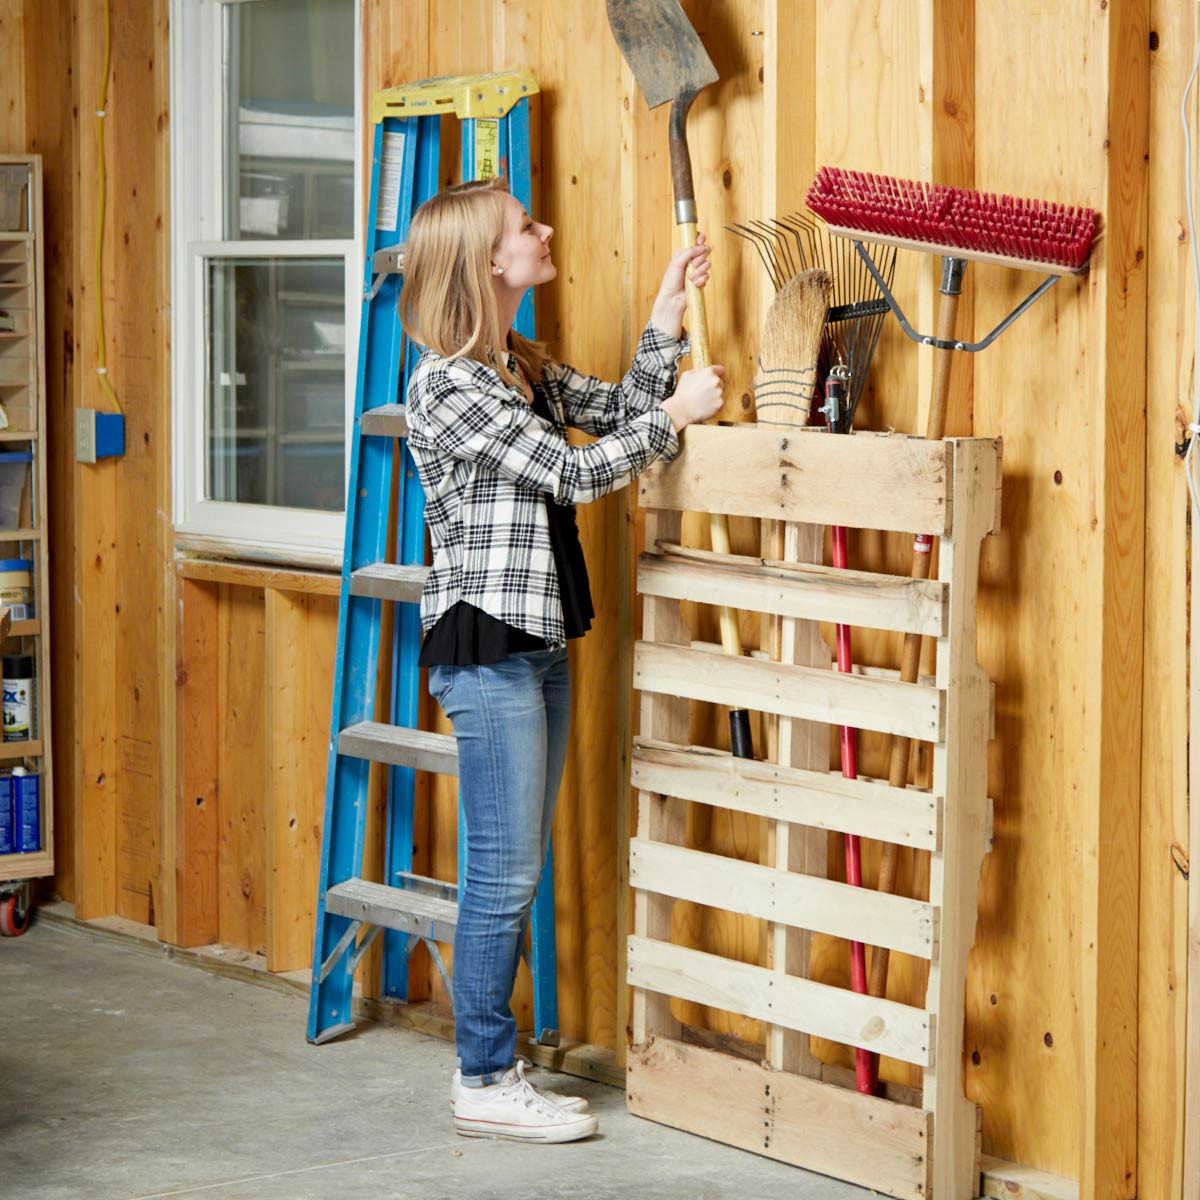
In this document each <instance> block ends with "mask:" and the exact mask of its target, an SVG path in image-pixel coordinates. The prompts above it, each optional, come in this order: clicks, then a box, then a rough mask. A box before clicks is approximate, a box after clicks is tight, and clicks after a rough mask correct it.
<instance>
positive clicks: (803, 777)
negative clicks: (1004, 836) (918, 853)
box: [631, 738, 942, 850]
mask: <svg viewBox="0 0 1200 1200" xmlns="http://www.w3.org/2000/svg"><path fill="white" fill-rule="evenodd" d="M631 782H632V783H633V786H634V787H635V788H639V789H641V790H643V791H646V792H654V793H657V794H658V795H663V796H675V797H677V798H678V799H680V800H694V801H697V802H698V803H701V804H712V805H716V806H718V807H721V808H731V809H735V810H736V811H738V812H744V813H749V814H751V815H752V816H758V817H767V818H769V819H772V820H778V821H788V822H790V823H791V824H793V825H809V826H812V827H813V828H816V829H830V830H833V831H834V832H836V833H854V834H858V835H859V836H861V837H871V838H875V839H876V840H877V841H882V842H894V843H895V844H896V845H898V846H914V847H916V848H918V849H921V850H937V849H940V847H941V813H942V803H941V800H940V799H939V798H938V797H937V796H934V795H932V794H931V793H929V792H926V791H921V790H918V789H916V788H892V787H888V785H887V784H886V783H880V782H878V781H877V780H873V779H865V778H862V777H860V778H858V779H843V778H842V776H841V775H840V774H834V773H833V772H819V771H807V770H804V769H802V768H800V767H777V766H775V765H774V764H773V763H769V762H758V761H756V760H754V759H748V758H734V757H733V755H731V754H729V753H728V752H726V751H723V750H709V749H707V748H704V747H700V746H677V745H673V744H672V743H670V742H658V741H653V740H650V739H644V738H639V739H638V740H637V741H636V742H635V743H634V748H633V773H632V780H631Z"/></svg>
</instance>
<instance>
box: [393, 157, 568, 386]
mask: <svg viewBox="0 0 1200 1200" xmlns="http://www.w3.org/2000/svg"><path fill="white" fill-rule="evenodd" d="M506 194H508V183H507V182H506V181H505V180H504V179H501V178H495V179H480V180H475V181H473V182H471V183H463V184H459V185H458V186H457V187H452V188H447V189H446V190H445V191H443V192H439V193H438V194H437V195H436V196H432V197H430V199H428V200H426V201H425V203H424V204H422V205H421V207H420V208H418V209H417V211H416V212H415V213H413V218H412V223H411V224H410V226H409V230H408V240H407V241H406V243H405V246H404V286H403V287H402V288H401V290H400V323H401V325H402V326H403V327H404V332H405V333H406V334H407V335H408V336H409V337H410V338H411V339H412V340H413V341H414V342H419V343H420V344H421V345H422V346H428V347H429V349H430V350H433V351H434V352H435V353H437V354H440V355H441V356H442V357H443V358H470V359H474V360H475V361H476V362H481V363H483V364H484V365H485V366H488V367H492V368H494V369H495V371H496V372H497V374H499V376H500V378H501V379H503V380H504V382H505V383H507V384H509V385H510V386H513V387H519V386H520V381H519V380H518V378H517V376H516V375H515V374H514V372H512V371H511V370H510V369H509V367H508V361H507V355H506V352H507V351H509V350H511V351H512V353H513V354H514V355H515V356H516V359H517V362H518V363H520V365H521V369H522V370H523V371H524V372H525V374H526V376H527V377H528V378H529V380H530V381H531V382H536V381H537V380H539V379H541V377H542V372H543V370H544V369H545V367H546V365H547V364H548V363H549V362H550V356H549V355H548V354H547V353H546V347H545V346H544V345H543V344H542V343H541V342H532V341H530V340H529V339H528V338H524V337H522V336H521V335H520V334H519V333H517V332H516V330H512V331H511V332H510V333H509V335H508V345H507V346H504V345H502V344H501V339H500V313H499V308H498V306H497V304H496V293H495V290H494V289H493V287H492V254H493V253H494V252H495V249H496V247H497V246H498V245H499V243H500V239H501V238H502V237H503V235H504V207H505V206H504V196H505V195H506Z"/></svg>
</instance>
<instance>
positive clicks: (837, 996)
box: [627, 935, 934, 1067]
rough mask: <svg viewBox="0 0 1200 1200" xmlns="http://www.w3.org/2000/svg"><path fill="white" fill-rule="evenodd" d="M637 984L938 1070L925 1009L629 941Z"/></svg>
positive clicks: (693, 952)
mask: <svg viewBox="0 0 1200 1200" xmlns="http://www.w3.org/2000/svg"><path fill="white" fill-rule="evenodd" d="M628 962H629V977H628V980H627V982H628V983H629V984H630V985H631V986H632V987H638V988H646V989H647V990H649V991H652V992H659V993H661V994H662V995H664V996H675V997H677V998H678V999H680V1000H692V1001H694V1002H695V1003H697V1004H707V1005H710V1006H712V1007H713V1008H721V1009H724V1010H725V1011H726V1012H733V1013H740V1014H741V1015H742V1016H747V1017H754V1018H755V1019H756V1020H759V1021H766V1022H768V1023H769V1024H772V1025H783V1026H786V1027H787V1028H788V1029H797V1030H799V1031H800V1032H801V1033H809V1034H814V1035H815V1036H817V1037H822V1038H828V1039H829V1040H830V1041H831V1042H840V1043H842V1044H843V1045H846V1046H860V1047H862V1049H864V1050H871V1051H873V1052H875V1053H877V1054H886V1055H888V1056H889V1057H891V1058H898V1059H900V1060H901V1061H903V1062H910V1063H916V1064H917V1066H921V1067H930V1066H932V1065H933V1044H934V1043H933V1032H932V1031H933V1017H932V1016H931V1015H930V1014H929V1013H927V1012H925V1011H924V1010H922V1009H919V1008H911V1007H910V1006H909V1005H907V1004H897V1003H895V1001H892V1000H882V999H879V998H878V997H876V996H860V995H858V994H857V993H855V992H851V991H847V990H846V989H844V988H837V987H830V986H828V985H827V984H823V983H814V982H813V981H812V980H811V979H800V978H798V977H796V976H793V975H781V974H777V973H775V972H774V971H768V970H766V969H765V968H764V967H756V966H751V965H750V964H749V963H743V962H737V961H735V960H734V959H730V958H722V957H720V956H719V955H716V954H705V953H704V951H702V950H689V949H687V948H686V947H684V946H675V945H672V944H671V943H670V942H659V941H654V940H652V939H651V938H644V937H638V936H636V935H634V936H632V937H630V939H629V956H628Z"/></svg>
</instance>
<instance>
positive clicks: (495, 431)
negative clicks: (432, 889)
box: [400, 179, 724, 1142]
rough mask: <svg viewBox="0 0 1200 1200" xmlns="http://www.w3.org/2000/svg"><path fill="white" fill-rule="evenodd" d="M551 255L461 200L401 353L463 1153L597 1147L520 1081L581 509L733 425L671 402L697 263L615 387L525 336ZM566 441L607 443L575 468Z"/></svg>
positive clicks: (418, 221) (703, 394)
mask: <svg viewBox="0 0 1200 1200" xmlns="http://www.w3.org/2000/svg"><path fill="white" fill-rule="evenodd" d="M553 233H554V230H553V229H551V228H550V226H548V225H542V224H539V223H537V222H535V221H533V220H531V218H530V217H529V215H528V214H527V213H526V212H525V210H524V208H523V207H522V205H521V204H520V202H519V201H517V200H516V199H515V198H514V197H513V196H512V195H510V194H509V193H508V191H507V188H506V185H505V184H504V181H503V180H499V179H493V180H488V181H486V182H476V183H468V184H463V185H462V186H461V187H456V188H451V189H449V190H448V191H445V192H442V193H440V194H439V195H437V196H435V197H433V198H432V199H431V200H429V201H428V202H426V203H425V204H424V205H422V206H421V208H420V209H419V210H418V211H417V212H416V213H415V214H414V216H413V220H412V225H411V227H410V230H409V235H408V239H407V242H406V245H405V263H404V288H403V291H402V294H401V301H400V307H401V319H402V321H403V324H404V329H405V332H406V333H407V334H408V336H409V337H410V338H411V339H412V340H413V341H414V342H416V343H418V344H419V345H421V346H422V347H424V348H425V349H424V353H423V354H422V356H421V358H420V360H419V362H418V364H417V366H416V367H415V368H414V370H413V373H412V377H411V380H410V382H409V387H408V421H409V442H408V444H409V449H410V450H411V451H412V455H413V459H414V461H415V463H416V466H417V470H418V472H419V474H420V478H421V484H422V487H423V488H424V490H425V496H426V510H425V519H426V523H427V525H428V527H429V532H430V537H431V541H432V544H433V566H432V568H431V570H430V573H429V577H428V581H427V582H426V585H425V591H424V594H423V595H422V598H421V624H422V628H423V630H424V632H425V640H424V642H423V645H422V649H421V659H420V661H421V665H422V666H426V667H428V668H429V690H430V692H431V693H432V694H433V695H434V696H436V697H437V699H438V701H439V702H440V703H441V705H442V707H443V708H444V709H445V711H446V714H447V715H448V716H449V717H450V719H451V721H452V722H453V724H454V736H455V739H456V742H457V745H458V795H459V804H460V805H461V806H462V810H463V814H464V816H465V819H466V826H467V879H466V884H465V888H464V891H463V895H462V904H461V907H460V909H459V914H458V925H457V929H456V933H455V938H454V967H453V976H454V979H453V992H454V995H453V1001H454V1017H455V1038H456V1042H457V1049H458V1055H459V1068H460V1069H459V1071H456V1072H455V1077H454V1081H453V1083H452V1086H451V1101H452V1104H453V1110H454V1124H455V1128H456V1129H457V1130H458V1132H459V1133H461V1134H464V1135H466V1136H474V1137H487V1136H492V1137H508V1138H515V1139H519V1140H522V1141H541V1142H565V1141H573V1140H575V1139H576V1138H581V1137H587V1136H589V1135H590V1134H592V1133H594V1132H595V1131H596V1118H595V1117H594V1116H592V1115H591V1114H590V1113H588V1111H587V1104H586V1102H585V1101H583V1100H582V1099H580V1098H578V1097H562V1096H557V1097H556V1096H552V1095H551V1094H549V1093H546V1094H544V1095H543V1094H542V1093H539V1092H537V1091H535V1090H534V1089H533V1087H532V1086H531V1085H530V1083H529V1082H528V1081H527V1080H526V1079H525V1076H524V1066H523V1064H522V1063H520V1062H517V1061H516V1060H515V1050H516V1034H517V1028H516V1021H515V1020H514V1019H513V1015H512V1011H511V1009H510V1007H509V1001H510V998H511V995H512V989H513V984H514V982H515V980H516V974H517V967H518V964H519V962H520V957H521V946H522V944H523V941H524V935H525V929H526V926H527V923H528V919H529V912H530V907H531V905H532V903H533V897H534V892H535V890H536V888H537V882H538V878H539V876H540V874H541V870H542V865H543V863H544V862H545V860H546V854H547V851H548V849H549V845H550V827H551V823H552V821H553V817H554V803H555V799H556V796H557V794H558V786H559V781H560V779H561V776H562V768H563V760H564V758H565V756H566V748H567V729H568V723H569V718H570V702H571V701H570V676H569V673H568V663H567V649H566V643H567V641H568V639H570V638H574V637H580V636H582V635H583V633H584V632H586V630H587V628H588V626H589V624H590V622H591V617H592V615H593V612H592V604H591V596H590V593H589V590H588V579H587V567H586V564H585V563H584V560H583V553H582V550H581V548H580V545H579V536H578V530H577V528H576V524H575V509H574V505H575V504H578V503H583V502H586V501H589V500H595V499H597V498H598V497H600V496H604V495H606V494H608V493H609V492H611V491H614V490H615V489H616V488H619V487H621V486H623V485H624V484H625V483H627V482H628V481H629V479H630V478H631V477H632V476H634V475H636V474H638V473H639V472H640V471H642V470H644V469H645V468H646V467H647V466H649V465H650V463H652V462H654V461H656V460H658V459H663V460H669V459H671V458H673V457H674V456H675V454H676V453H677V452H678V449H679V442H678V439H677V436H676V435H677V433H678V431H679V430H681V429H682V428H683V427H684V426H685V425H687V424H689V423H690V422H693V421H703V420H706V419H707V418H709V417H711V416H712V415H713V414H714V413H715V412H716V411H717V410H718V409H719V408H720V405H721V378H722V376H723V374H724V372H723V369H722V368H720V367H707V368H704V369H702V370H696V371H686V372H684V373H683V375H682V376H681V377H680V379H679V383H678V386H676V380H675V375H676V361H677V359H678V358H679V356H680V355H681V354H683V353H685V352H686V347H685V346H684V344H683V343H682V342H681V340H680V339H681V334H682V320H683V313H684V308H685V300H684V273H685V271H687V272H688V273H689V274H690V277H691V278H692V280H693V281H694V282H695V283H696V284H697V285H698V286H703V285H704V284H705V283H706V282H707V279H708V271H709V268H708V247H707V246H705V245H703V244H701V245H700V246H697V247H693V248H691V249H689V250H681V251H678V252H677V253H676V254H675V255H674V256H673V257H672V259H671V262H670V265H669V266H668V268H667V271H666V274H665V275H664V276H663V282H662V287H661V288H660V290H659V293H658V298H657V299H656V301H655V303H654V308H653V311H652V312H651V314H650V323H649V324H648V325H647V327H646V330H645V332H644V333H643V334H642V337H641V341H640V342H639V344H638V348H637V353H636V354H635V356H634V360H633V365H632V366H631V368H630V370H629V373H628V374H627V375H626V376H625V378H624V380H623V381H622V382H621V384H620V385H614V384H607V383H603V382H601V381H600V380H597V379H591V378H589V377H587V376H584V375H581V374H579V373H578V372H576V371H574V370H572V369H571V368H570V367H567V366H564V365H562V364H559V363H555V362H553V361H552V360H551V359H550V358H549V356H548V355H547V353H546V350H545V347H544V346H542V345H541V344H540V343H537V342H531V341H528V340H527V339H525V338H523V337H521V336H520V335H519V334H517V333H515V332H514V331H513V328H512V325H513V320H514V318H515V316H516V313H517V307H518V305H519V304H520V301H521V297H522V296H523V295H524V294H525V292H526V291H528V289H529V288H531V287H535V286H536V285H537V284H539V283H545V282H547V281H548V280H551V279H553V278H554V277H555V275H556V273H557V272H556V270H555V267H554V263H553V261H552V259H551V256H550V239H551V237H552V236H553ZM568 425H574V426H575V427H576V428H579V429H582V430H584V431H585V432H587V433H590V434H594V435H596V436H597V438H598V440H597V441H595V442H592V443H591V444H590V445H588V446H582V447H576V446H572V445H570V444H569V443H568V441H567V436H566V427H567V426H568Z"/></svg>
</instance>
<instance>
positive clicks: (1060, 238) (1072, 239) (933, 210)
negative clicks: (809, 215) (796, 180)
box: [807, 167, 1096, 271]
mask: <svg viewBox="0 0 1200 1200" xmlns="http://www.w3.org/2000/svg"><path fill="white" fill-rule="evenodd" d="M807 203H808V207H809V208H811V209H812V210H813V212H815V213H818V214H819V215H820V216H822V217H824V218H825V220H826V221H828V222H829V224H830V225H834V226H839V227H841V228H844V229H853V230H857V231H860V232H861V233H863V234H864V235H865V236H866V237H868V238H869V237H870V235H871V234H878V235H880V236H883V237H894V238H901V239H903V240H906V241H915V242H931V243H934V244H936V245H940V246H949V247H952V248H956V249H961V250H965V251H967V252H968V253H970V252H976V253H983V254H995V255H999V256H1001V257H1004V258H1013V259H1021V260H1024V261H1026V262H1030V263H1033V264H1035V265H1036V264H1038V263H1045V264H1047V265H1052V266H1057V267H1065V268H1066V269H1068V270H1072V271H1076V270H1078V269H1079V268H1080V267H1082V266H1083V265H1084V263H1086V262H1087V258H1088V254H1089V253H1090V251H1091V247H1092V240H1093V238H1094V237H1095V236H1096V214H1095V213H1094V212H1093V211H1092V210H1091V209H1090V208H1077V207H1076V206H1074V205H1068V204H1058V203H1055V202H1053V201H1047V200H1028V199H1023V198H1021V197H1016V196H996V195H993V194H991V193H985V192H975V191H969V190H968V189H966V188H957V187H948V186H946V185H944V184H937V183H919V182H917V181H915V180H910V179H894V178H892V177H891V176H889V175H872V174H869V173H867V172H865V171H846V170H843V169H842V168H840V167H822V168H821V169H820V170H819V171H818V172H817V175H816V178H814V179H813V181H812V186H811V187H810V188H809V189H808V197H807Z"/></svg>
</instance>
